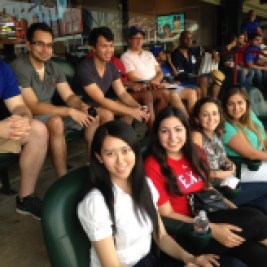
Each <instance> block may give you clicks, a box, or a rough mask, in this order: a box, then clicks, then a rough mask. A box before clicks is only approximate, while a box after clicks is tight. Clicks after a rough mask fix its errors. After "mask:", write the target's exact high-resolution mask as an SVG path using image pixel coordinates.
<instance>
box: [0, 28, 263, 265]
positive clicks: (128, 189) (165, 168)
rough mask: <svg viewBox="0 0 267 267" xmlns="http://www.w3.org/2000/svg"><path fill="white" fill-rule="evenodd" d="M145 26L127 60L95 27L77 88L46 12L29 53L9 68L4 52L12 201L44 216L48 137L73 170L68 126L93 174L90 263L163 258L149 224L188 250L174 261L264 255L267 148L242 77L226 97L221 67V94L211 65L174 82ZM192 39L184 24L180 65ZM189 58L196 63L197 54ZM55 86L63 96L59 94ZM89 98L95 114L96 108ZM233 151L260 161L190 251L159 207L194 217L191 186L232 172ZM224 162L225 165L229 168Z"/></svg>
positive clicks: (159, 238)
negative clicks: (80, 139) (56, 51)
mask: <svg viewBox="0 0 267 267" xmlns="http://www.w3.org/2000/svg"><path fill="white" fill-rule="evenodd" d="M144 35H145V33H144V32H143V31H142V29H140V28H138V27H135V26H133V27H130V28H129V31H128V35H127V41H128V43H129V48H128V50H127V51H126V52H125V53H123V54H122V56H121V61H122V63H123V64H120V63H121V62H120V61H119V60H118V59H116V58H115V57H114V44H113V41H114V36H113V33H112V31H111V30H110V29H109V28H108V27H99V28H95V29H93V30H92V31H91V33H90V36H89V44H90V46H91V47H92V51H91V53H90V54H89V55H88V56H87V57H86V58H85V59H84V60H83V61H82V62H81V63H80V64H79V65H78V66H77V69H76V74H75V81H76V85H77V88H71V87H70V85H69V84H68V82H67V80H66V77H65V75H64V74H63V71H62V70H61V69H60V67H59V65H57V64H56V63H55V62H53V61H52V60H51V57H52V54H53V33H52V30H51V28H50V27H49V26H48V25H47V24H45V23H33V24H32V25H31V26H30V27H29V28H28V30H27V42H26V46H27V50H28V53H27V54H25V55H22V56H20V57H18V58H17V59H15V60H14V61H12V62H11V64H10V66H11V68H10V67H9V66H8V65H7V64H6V63H4V62H3V61H1V62H0V64H1V65H0V71H1V73H2V75H1V76H0V94H1V98H2V99H3V100H4V102H5V104H6V106H7V108H8V109H9V111H10V113H11V116H10V117H8V118H6V119H4V120H2V121H1V122H0V123H1V124H2V126H1V130H0V137H1V139H0V141H1V142H0V151H1V152H2V153H7V152H12V153H19V152H20V150H21V155H20V170H21V187H20V192H19V195H18V197H17V199H16V210H17V211H18V212H20V213H22V214H31V215H33V216H34V217H35V218H37V219H40V218H41V207H42V201H41V200H40V199H39V198H38V197H37V196H36V195H35V194H34V191H35V185H36V182H37V178H38V175H39V173H40V170H41V168H42V165H43V162H44V159H45V156H46V152H47V148H48V147H49V150H50V152H51V156H52V160H53V164H54V166H55V170H56V173H57V175H58V176H59V177H61V176H63V175H65V174H66V173H67V146H66V140H65V132H66V131H68V129H75V130H82V129H84V136H85V139H86V141H87V147H88V158H89V161H90V166H89V169H90V175H89V177H88V188H87V193H86V194H85V198H84V199H83V201H82V202H81V203H80V204H79V208H78V215H79V218H80V221H81V223H82V226H83V227H84V230H85V232H86V233H87V234H88V237H89V239H90V241H92V249H91V266H135V267H143V266H147V267H149V266H156V260H157V259H155V258H154V256H153V255H152V254H150V253H149V251H150V246H151V234H152V233H153V235H152V236H153V239H154V241H155V243H156V244H157V245H158V246H159V247H160V248H161V249H162V250H163V251H164V252H165V253H166V254H168V255H170V256H171V257H172V258H176V260H178V261H180V263H179V262H177V261H175V262H173V260H172V259H169V260H168V262H169V263H168V264H169V266H179V264H183V263H182V262H184V264H186V266H188V267H189V266H205V267H209V266H219V264H220V263H219V262H220V261H221V264H223V258H222V259H221V260H220V259H219V257H218V256H217V255H219V256H221V255H229V256H233V257H234V259H230V260H232V261H234V260H235V258H236V260H237V261H238V260H240V261H242V262H244V263H245V264H247V266H259V267H261V266H265V265H266V262H267V253H266V252H267V249H266V245H267V241H266V240H267V239H266V238H267V217H266V215H265V213H266V211H267V202H266V199H267V198H266V197H267V183H266V182H267V177H266V166H267V164H266V159H267V154H266V152H265V151H264V148H265V141H266V135H265V132H264V130H263V126H262V123H261V122H260V121H259V120H258V119H257V117H256V116H255V114H254V113H253V112H252V111H251V110H250V104H249V100H248V97H247V95H246V93H245V91H244V90H243V89H242V88H239V87H233V88H232V89H229V90H228V91H227V93H226V94H225V99H224V101H223V102H222V103H223V107H221V106H220V103H219V102H218V100H216V98H214V96H217V95H218V88H219V87H220V86H221V84H222V82H223V79H224V77H223V75H218V73H214V75H213V76H212V75H211V78H210V84H211V86H212V88H211V89H212V92H211V96H213V98H210V97H207V95H208V88H207V77H206V76H200V77H197V76H193V77H191V78H193V79H192V80H190V83H187V81H181V84H177V85H178V89H177V88H176V87H175V89H177V90H170V89H169V86H170V83H169V82H170V81H169V80H168V81H167V80H166V81H164V75H163V72H162V70H161V68H160V65H159V63H158V62H157V61H156V59H155V57H154V56H153V54H152V53H151V52H148V51H145V50H144V49H143V48H142V46H143V39H144ZM191 43H192V34H191V33H190V32H188V31H184V32H183V33H182V34H181V46H180V47H179V48H177V50H174V51H173V53H172V55H171V61H172V63H173V64H174V66H175V68H176V70H177V69H178V67H177V66H176V64H181V63H179V61H177V58H182V57H184V58H185V59H188V58H191V59H192V58H193V55H191V54H190V53H191V52H190V51H191V50H190V49H189V47H190V46H191ZM178 50H179V51H178ZM176 56H177V57H176ZM118 62H119V63H118ZM186 63H187V64H188V68H192V67H193V66H191V63H190V60H187V61H186ZM190 73H193V72H190ZM215 74H216V75H215ZM178 77H179V76H178ZM162 81H163V82H162ZM192 81H193V84H192V83H191V82H192ZM179 85H181V87H179ZM74 89H75V90H77V91H79V92H82V98H81V97H79V96H78V95H77V94H76V93H75V92H76V91H75V90H74ZM55 91H57V93H58V94H59V95H60V97H61V98H62V100H63V101H64V102H65V104H66V106H57V105H54V104H53V103H52V97H53V95H54V93H55ZM74 91H75V92H74ZM182 99H183V100H186V102H187V107H185V106H184V103H183V102H182ZM144 106H145V107H146V108H144ZM91 108H94V110H95V114H92V113H89V114H88V110H90V109H91ZM222 110H223V111H224V114H225V115H223V111H222ZM117 117H119V118H120V120H117ZM224 118H225V119H226V122H225V121H224ZM133 119H135V120H138V121H140V122H145V123H147V125H148V132H149V136H150V139H151V142H150V146H149V148H148V150H147V154H148V155H147V157H146V160H145V162H144V169H143V163H142V155H141V154H140V147H139V144H138V140H137V138H136V135H135V133H134V130H133V128H132V127H131V126H130V125H131V123H132V121H133ZM189 122H190V124H191V126H189ZM191 129H193V130H191ZM221 140H222V141H221ZM226 153H227V154H228V155H233V156H236V155H240V156H242V157H245V158H248V159H256V160H259V161H260V164H259V166H258V170H257V171H255V170H250V168H249V167H248V166H247V165H245V164H242V167H241V191H240V193H239V194H238V195H237V197H236V198H234V199H232V200H231V201H230V200H227V199H225V203H226V204H227V206H228V209H227V210H221V211H217V212H214V213H210V214H208V217H209V220H210V223H209V227H210V229H211V232H212V237H213V238H212V239H211V241H210V243H209V245H208V246H206V247H205V248H204V249H201V250H199V248H194V246H192V244H189V245H188V244H182V246H183V247H185V249H186V250H185V249H183V248H182V247H180V246H179V245H178V244H177V243H176V242H174V241H173V239H172V238H171V237H170V236H169V235H168V234H167V233H166V230H165V229H164V226H163V224H162V222H161V219H160V217H159V215H162V216H166V217H170V218H173V219H177V220H180V221H183V222H186V223H191V224H192V223H193V221H194V220H193V218H192V215H191V214H190V210H189V208H188V199H187V195H188V194H189V193H192V192H195V191H201V190H202V189H204V188H208V187H210V186H212V185H213V184H215V183H217V184H219V185H220V184H221V183H222V182H223V181H224V180H225V179H227V178H228V177H231V176H234V175H235V168H236V167H235V165H234V164H233V163H232V162H231V161H230V160H229V159H228V158H227V157H226ZM226 163H230V167H229V168H228V169H226V168H223V166H225V165H226ZM228 165H229V164H228ZM145 175H146V176H147V177H148V178H145ZM242 205H250V207H239V206H242ZM251 206H253V208H251ZM254 206H256V208H258V209H255V208H254ZM259 209H260V210H262V211H263V212H261V211H259ZM158 214H159V215H158ZM188 251H189V252H188ZM193 254H194V255H200V256H193ZM166 264H167V263H166ZM236 264H242V263H241V262H237V263H236ZM255 264H256V265H255ZM164 266H167V265H164ZM181 266H183V265H181ZM221 266H222V265H221ZM226 266H230V265H226ZM231 266H234V265H231ZM236 266H237V265H236ZM238 266H241V265H238Z"/></svg>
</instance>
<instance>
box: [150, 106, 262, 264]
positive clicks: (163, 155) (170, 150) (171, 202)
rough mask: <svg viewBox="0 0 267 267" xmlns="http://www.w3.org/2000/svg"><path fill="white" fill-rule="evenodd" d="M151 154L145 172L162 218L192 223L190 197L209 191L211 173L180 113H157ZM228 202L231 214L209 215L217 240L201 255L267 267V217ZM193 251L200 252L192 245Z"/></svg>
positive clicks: (227, 212) (227, 211) (228, 211)
mask: <svg viewBox="0 0 267 267" xmlns="http://www.w3.org/2000/svg"><path fill="white" fill-rule="evenodd" d="M148 151H149V153H150V155H149V156H148V157H147V159H146V161H145V171H146V175H147V176H148V177H149V178H150V179H151V180H152V181H153V183H154V185H155V187H156V188H157V190H158V192H159V200H158V207H159V213H160V214H161V215H163V216H166V217H170V218H174V219H177V220H181V221H184V222H187V223H193V218H192V216H191V214H190V210H189V207H188V201H187V194H189V193H192V192H196V191H200V190H202V189H203V188H205V187H209V186H210V185H209V172H210V170H209V167H208V164H207V163H206V160H204V159H203V158H202V157H201V156H200V153H199V150H198V149H197V147H196V146H195V145H194V143H193V142H192V138H191V131H190V128H189V124H188V121H187V118H186V117H185V116H184V114H183V113H182V112H181V111H179V110H177V109H174V108H172V107H167V108H165V109H163V110H162V111H161V112H160V113H159V114H158V116H157V118H156V120H155V123H154V126H153V133H152V139H151V146H150V149H149V150H148ZM226 203H227V205H228V207H229V209H227V210H220V211H217V212H213V213H209V214H208V218H209V220H210V224H209V226H210V228H211V232H212V237H213V238H212V239H211V240H210V242H209V244H208V245H207V246H206V247H205V248H203V249H202V250H203V251H205V252H212V253H216V254H219V255H223V254H230V255H233V256H235V257H237V258H239V259H240V260H241V261H243V262H244V263H246V264H247V265H248V266H257V267H260V266H261V267H264V266H266V262H267V247H266V246H267V217H266V216H265V215H264V214H263V213H261V212H260V211H258V210H256V209H253V208H245V207H243V208H237V207H236V206H235V205H234V204H232V203H231V202H230V201H228V200H226ZM188 249H189V250H190V249H191V250H194V249H195V248H194V247H193V244H190V247H189V248H188Z"/></svg>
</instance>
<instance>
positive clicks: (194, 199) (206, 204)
mask: <svg viewBox="0 0 267 267" xmlns="http://www.w3.org/2000/svg"><path fill="white" fill-rule="evenodd" d="M187 199H188V204H189V208H190V211H191V213H192V215H193V216H196V215H198V213H199V211H200V210H205V211H206V212H208V213H210V212H215V211H219V210H225V209H228V207H227V205H226V204H225V203H224V196H223V195H222V194H221V193H220V192H219V191H217V190H216V189H204V190H202V191H199V192H195V193H192V194H188V195H187Z"/></svg>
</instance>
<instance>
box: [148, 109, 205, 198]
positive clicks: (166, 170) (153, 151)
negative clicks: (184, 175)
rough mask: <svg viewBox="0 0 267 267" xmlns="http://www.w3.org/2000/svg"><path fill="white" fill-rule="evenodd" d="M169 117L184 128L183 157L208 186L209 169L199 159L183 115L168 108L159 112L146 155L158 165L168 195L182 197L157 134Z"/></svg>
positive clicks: (176, 110)
mask: <svg viewBox="0 0 267 267" xmlns="http://www.w3.org/2000/svg"><path fill="white" fill-rule="evenodd" d="M169 117H176V118H177V119H179V120H180V121H181V123H182V124H183V126H184V127H185V129H186V142H185V144H184V146H183V147H182V152H183V155H184V157H185V158H186V159H187V160H188V162H189V164H190V166H191V167H192V169H193V170H194V171H195V172H196V173H197V174H198V175H199V176H200V178H201V179H202V180H203V181H204V182H205V184H206V185H208V178H209V167H208V164H207V162H206V161H204V160H203V159H201V157H200V155H199V151H198V149H197V147H196V145H195V144H194V143H193V141H192V137H191V130H190V126H189V123H188V120H187V118H186V116H185V115H184V113H183V112H182V111H180V110H179V109H176V108H174V107H170V106H169V107H166V108H165V109H163V110H161V111H160V112H159V113H158V115H157V117H156V120H155V122H154V125H153V132H152V138H151V143H150V147H149V149H148V153H149V154H150V155H152V156H153V157H154V158H155V159H156V160H157V161H158V163H159V165H160V168H161V172H162V174H163V176H164V178H165V185H166V190H167V192H169V193H170V194H178V195H182V194H183V192H182V191H181V189H180V188H179V185H178V184H177V180H176V176H175V174H174V172H173V170H172V169H171V167H170V166H169V165H168V162H167V158H168V157H167V153H166V150H165V149H164V148H163V147H162V145H161V143H160V140H159V134H158V133H159V128H160V124H161V122H162V121H163V120H164V119H167V118H169Z"/></svg>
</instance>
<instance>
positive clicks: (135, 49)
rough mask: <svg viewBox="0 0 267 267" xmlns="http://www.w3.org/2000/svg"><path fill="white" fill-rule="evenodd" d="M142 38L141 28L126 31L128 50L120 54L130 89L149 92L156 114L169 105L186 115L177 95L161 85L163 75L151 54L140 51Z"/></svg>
mask: <svg viewBox="0 0 267 267" xmlns="http://www.w3.org/2000/svg"><path fill="white" fill-rule="evenodd" d="M144 36H145V32H144V31H143V30H142V29H141V28H138V27H135V26H132V27H130V28H129V29H128V35H127V40H128V43H129V48H128V50H127V51H126V52H125V53H123V54H122V56H121V60H122V62H123V64H124V65H125V69H126V75H127V78H128V80H129V81H131V82H132V85H131V86H130V88H131V89H132V90H133V91H135V92H138V91H143V90H151V92H152V94H153V99H154V103H155V104H156V105H155V111H156V112H157V111H159V110H161V109H162V108H164V107H165V106H167V105H168V104H170V105H172V106H174V107H176V108H179V109H181V110H182V111H183V112H184V113H185V114H187V111H186V109H185V106H184V105H183V103H182V101H181V98H180V96H179V95H178V93H177V92H176V91H171V90H168V89H167V88H166V87H167V86H166V84H164V83H161V81H162V79H163V74H162V71H161V69H160V66H159V64H158V62H157V61H156V59H155V57H154V56H153V54H152V53H151V52H149V51H145V50H143V49H142V47H143V43H144Z"/></svg>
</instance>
